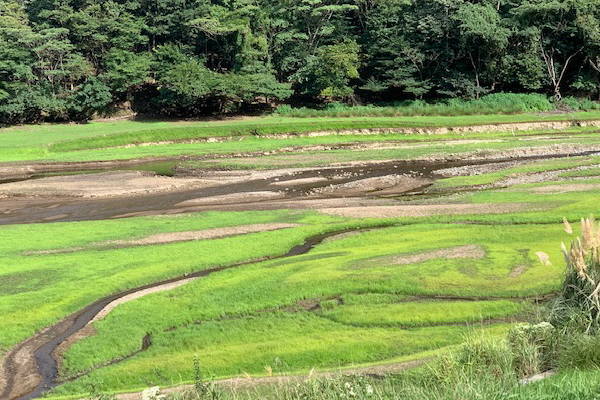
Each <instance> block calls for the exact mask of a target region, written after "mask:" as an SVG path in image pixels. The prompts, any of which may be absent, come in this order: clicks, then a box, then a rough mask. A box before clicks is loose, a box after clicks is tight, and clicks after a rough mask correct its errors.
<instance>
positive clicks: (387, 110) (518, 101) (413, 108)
mask: <svg viewBox="0 0 600 400" xmlns="http://www.w3.org/2000/svg"><path fill="white" fill-rule="evenodd" d="M590 103H591V104H594V105H597V104H596V103H594V102H591V101H590ZM587 107H590V105H589V104H588V105H587ZM555 108H556V105H555V104H553V103H552V102H551V101H550V100H549V99H548V97H547V96H545V95H541V94H535V93H534V94H519V93H494V94H489V95H487V96H483V97H481V98H480V99H477V100H462V99H450V100H446V101H443V102H438V103H427V102H425V101H422V100H415V101H404V102H399V103H395V104H392V105H386V106H374V105H367V106H348V105H346V104H341V103H330V104H328V105H326V106H325V107H324V108H321V109H311V108H306V107H301V108H292V107H290V106H289V105H285V106H281V107H279V108H277V110H276V111H275V113H276V114H277V115H281V116H287V117H304V118H307V117H319V116H323V117H351V116H378V117H395V116H420V115H423V116H433V115H475V114H515V113H524V112H545V111H551V110H554V109H555Z"/></svg>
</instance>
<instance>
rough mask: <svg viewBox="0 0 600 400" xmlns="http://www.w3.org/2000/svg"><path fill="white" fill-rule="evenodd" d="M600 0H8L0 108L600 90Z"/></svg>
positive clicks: (79, 116)
mask: <svg viewBox="0 0 600 400" xmlns="http://www.w3.org/2000/svg"><path fill="white" fill-rule="evenodd" d="M599 22H600V2H599V1H598V0H0V122H1V123H19V122H35V121H42V120H46V121H60V120H86V119H89V118H90V117H91V116H92V115H93V114H95V113H98V112H103V111H106V110H109V109H110V107H115V106H123V105H129V106H130V107H132V108H133V109H135V110H137V111H140V112H145V113H152V114H156V115H169V116H196V115H202V114H210V113H224V112H238V111H244V110H247V109H252V108H254V107H261V106H268V105H271V104H276V103H281V102H285V101H295V102H312V103H319V102H329V101H349V102H350V101H357V100H361V101H366V102H369V101H380V100H383V99H385V100H387V101H392V100H404V99H441V98H447V97H463V98H478V97H480V96H481V95H484V94H487V93H491V92H498V91H513V92H526V91H537V92H541V93H547V94H549V95H553V96H555V97H556V98H557V99H560V98H561V97H562V96H563V95H565V94H575V95H580V96H588V97H597V96H599V95H600V93H599V83H600V81H599V79H600V24H599Z"/></svg>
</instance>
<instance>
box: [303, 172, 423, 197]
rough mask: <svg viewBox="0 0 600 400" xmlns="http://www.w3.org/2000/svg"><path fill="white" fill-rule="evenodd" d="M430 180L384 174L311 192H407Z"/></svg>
mask: <svg viewBox="0 0 600 400" xmlns="http://www.w3.org/2000/svg"><path fill="white" fill-rule="evenodd" d="M431 182H432V181H431V180H429V179H424V178H414V177H412V176H407V175H384V176H376V177H372V178H364V179H358V180H355V181H351V182H347V183H342V184H337V185H330V186H326V187H323V188H318V189H314V190H313V191H312V193H313V194H319V195H338V196H343V195H356V194H360V193H365V192H381V191H385V192H398V193H402V192H407V191H410V190H415V189H418V188H420V187H423V186H424V185H427V184H429V183H431Z"/></svg>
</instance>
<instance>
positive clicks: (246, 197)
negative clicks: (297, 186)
mask: <svg viewBox="0 0 600 400" xmlns="http://www.w3.org/2000/svg"><path fill="white" fill-rule="evenodd" d="M282 198H284V194H283V193H280V192H272V191H261V192H243V193H231V194H224V195H220V196H208V197H199V198H197V199H190V200H186V201H182V202H181V203H177V204H176V206H181V207H191V206H201V205H214V204H240V203H252V202H256V201H264V200H274V199H282Z"/></svg>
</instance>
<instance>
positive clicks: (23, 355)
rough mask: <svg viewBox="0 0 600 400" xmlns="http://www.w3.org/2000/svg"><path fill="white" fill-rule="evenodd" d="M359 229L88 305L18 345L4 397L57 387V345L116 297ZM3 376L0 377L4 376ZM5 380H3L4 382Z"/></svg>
mask: <svg viewBox="0 0 600 400" xmlns="http://www.w3.org/2000/svg"><path fill="white" fill-rule="evenodd" d="M355 230H356V229H342V230H338V231H333V232H329V233H323V234H318V235H314V236H312V237H309V238H307V239H306V240H305V241H304V243H302V244H300V245H297V246H294V247H293V248H291V249H290V250H289V251H288V252H287V253H285V254H283V255H280V256H273V257H264V258H262V259H258V260H250V261H245V262H241V263H236V264H232V265H227V266H223V267H216V268H212V269H208V270H203V271H198V272H194V273H191V274H187V275H184V276H180V277H177V278H171V279H167V280H163V281H160V282H155V283H151V284H148V285H144V286H141V287H137V288H133V289H129V290H126V291H123V292H121V293H117V294H114V295H111V296H107V297H105V298H102V299H100V300H97V301H96V302H94V303H92V304H90V305H88V306H87V307H85V308H83V309H82V310H80V311H77V312H75V313H74V314H72V315H70V316H68V317H66V318H65V319H63V320H62V321H60V322H58V323H56V324H55V325H53V326H51V327H49V328H46V329H44V330H43V331H41V332H40V333H38V334H36V335H34V336H33V337H31V338H29V339H27V340H26V341H24V342H22V343H21V344H19V345H17V346H16V347H15V348H13V350H12V351H10V352H9V353H8V354H7V355H6V357H5V358H4V360H3V364H2V366H1V367H0V372H2V373H4V374H5V375H7V378H6V379H5V388H4V390H3V392H1V393H0V399H2V400H5V399H6V400H30V399H35V398H37V397H40V396H42V395H43V394H44V393H46V392H47V391H49V390H50V389H52V388H54V387H56V386H57V385H58V384H59V382H58V362H59V360H57V358H58V355H57V354H56V350H57V348H58V347H59V346H60V345H61V344H62V343H63V342H65V341H67V340H69V338H71V337H72V336H74V335H76V334H77V333H78V332H79V331H80V330H82V329H84V328H85V327H86V326H87V325H88V324H89V323H90V322H91V321H92V320H93V319H94V318H95V317H96V316H97V315H98V314H99V313H100V312H101V311H102V310H103V309H105V308H106V307H107V306H108V305H110V304H111V303H113V302H115V301H116V300H118V299H120V298H122V297H125V296H128V295H131V294H133V293H135V292H138V291H142V290H148V289H151V288H153V287H156V286H162V285H167V284H172V283H176V282H178V281H182V280H189V279H191V278H200V277H205V276H208V275H211V274H212V273H215V272H219V271H223V270H226V269H231V268H235V267H240V266H243V265H248V264H252V263H256V262H260V261H264V260H267V259H269V260H272V259H280V258H286V257H292V256H296V255H301V254H305V253H307V252H309V251H310V250H311V249H312V248H313V247H314V246H316V245H318V244H320V243H321V242H323V241H324V240H325V239H328V238H331V237H333V236H336V235H339V234H344V233H347V232H351V231H355ZM1 378H2V377H1V376H0V379H1ZM0 382H1V381H0Z"/></svg>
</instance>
